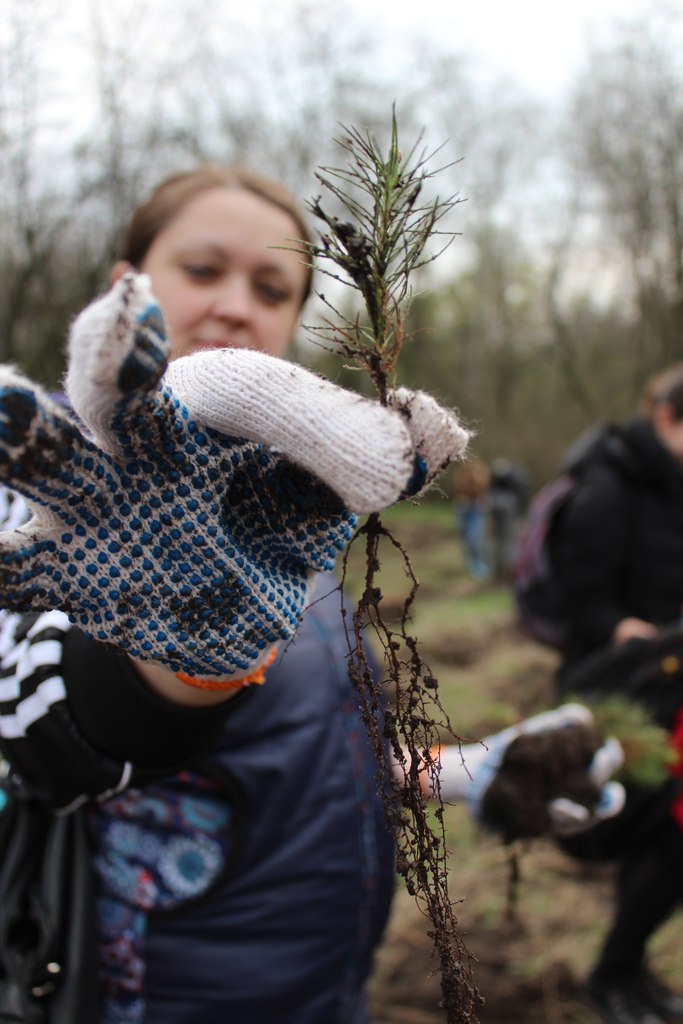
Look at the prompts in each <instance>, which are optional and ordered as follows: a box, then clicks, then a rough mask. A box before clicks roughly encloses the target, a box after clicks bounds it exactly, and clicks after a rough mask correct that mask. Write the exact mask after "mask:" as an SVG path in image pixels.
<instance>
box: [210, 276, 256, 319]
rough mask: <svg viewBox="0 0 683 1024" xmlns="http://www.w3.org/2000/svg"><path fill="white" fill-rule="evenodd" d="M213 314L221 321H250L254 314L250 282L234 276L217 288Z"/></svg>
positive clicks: (212, 306) (212, 308) (212, 309)
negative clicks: (252, 313)
mask: <svg viewBox="0 0 683 1024" xmlns="http://www.w3.org/2000/svg"><path fill="white" fill-rule="evenodd" d="M211 312H212V313H213V315H214V316H216V317H218V318H219V319H221V320H232V321H244V320H248V319H249V317H250V316H251V312H252V295H251V288H250V286H249V282H248V281H246V280H244V279H242V278H240V277H237V276H234V277H231V278H229V279H228V280H226V281H224V282H222V283H221V285H220V286H219V287H218V288H217V290H216V294H215V296H214V299H213V302H212V304H211Z"/></svg>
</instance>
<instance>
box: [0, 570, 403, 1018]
mask: <svg viewBox="0 0 683 1024" xmlns="http://www.w3.org/2000/svg"><path fill="white" fill-rule="evenodd" d="M13 644H14V645H15V646H16V647H17V648H18V647H19V645H21V649H22V651H23V654H22V658H21V665H22V671H21V673H20V674H19V673H17V669H16V659H15V658H14V657H13V656H12V650H13ZM1 646H2V653H3V660H2V664H1V666H0V668H1V674H2V676H3V677H4V678H5V679H6V680H8V681H9V680H10V679H13V680H14V682H13V683H12V684H11V685H10V686H9V687H8V688H7V689H6V692H7V693H8V694H10V696H8V697H7V699H6V700H4V701H2V702H0V741H1V745H2V749H3V751H4V752H5V754H6V756H8V758H9V759H10V760H11V761H13V763H14V764H15V767H16V768H17V770H19V771H20V772H21V773H22V774H23V775H24V777H25V778H28V779H29V780H30V781H31V782H32V783H33V784H34V785H36V786H37V787H38V788H40V789H41V790H42V791H43V793H44V798H45V799H46V801H47V802H49V803H52V804H54V805H56V806H59V807H65V806H75V805H77V804H78V803H79V802H82V801H83V800H87V801H88V803H89V806H90V808H91V810H90V812H89V813H90V818H91V821H92V824H93V830H94V837H95V858H94V863H95V869H96V878H97V881H98V914H97V918H98V929H99V949H100V960H101V980H102V991H103V1008H102V1014H101V1018H100V1021H99V1022H97V1024H364V1022H366V1020H367V1017H366V1014H365V1008H364V1005H365V1004H364V995H363V988H364V983H365V981H366V979H367V976H368V974H369V972H370V970H371V966H372V954H373V950H374V948H375V946H376V945H377V943H378V941H379V939H380V937H381V934H382V930H383V927H384V924H385V922H386V918H387V914H388V910H389V904H390V899H391V893H392V888H393V879H394V875H393V839H392V836H391V834H390V832H389V829H388V826H387V825H386V823H385V820H384V813H383V805H382V802H381V800H380V799H379V797H378V795H377V792H378V788H379V783H378V781H377V778H376V766H375V759H374V754H373V753H372V751H371V749H370V745H369V742H368V739H367V734H366V730H365V727H364V725H363V723H362V720H361V717H360V713H359V711H358V707H357V705H358V699H357V697H356V695H355V692H354V690H353V688H352V686H351V684H350V682H349V679H348V675H347V671H346V658H347V653H348V648H347V641H346V637H345V634H344V630H343V620H342V616H341V614H340V595H339V591H338V590H337V589H336V580H335V579H334V577H332V576H322V577H320V578H319V580H318V584H317V588H316V591H315V594H314V595H313V601H312V607H311V608H310V609H309V610H308V611H307V613H306V614H305V616H304V618H303V621H302V624H301V626H300V628H299V630H298V632H297V634H296V636H295V639H294V641H293V642H292V643H291V644H290V645H289V646H288V647H287V648H286V649H285V650H284V651H283V652H282V654H281V656H280V657H279V658H278V661H277V662H276V663H275V664H274V665H273V666H272V667H271V668H270V669H269V670H268V674H267V679H266V683H265V685H263V686H262V687H252V688H250V689H249V691H247V692H245V693H244V695H240V696H238V697H237V698H234V699H233V700H232V701H229V702H227V704H224V705H222V706H221V707H220V708H219V709H210V710H205V709H200V710H196V709H183V708H178V707H176V706H173V705H169V704H167V702H162V701H160V699H159V698H157V697H156V696H155V695H153V694H151V691H149V690H147V689H146V688H145V687H144V686H143V685H142V684H141V683H140V680H139V679H138V677H137V676H136V675H135V673H134V672H133V671H132V670H131V667H130V663H129V662H128V661H127V659H126V658H125V657H124V656H122V655H120V654H117V653H116V652H113V651H110V650H108V649H107V648H105V647H104V646H103V645H101V644H97V643H95V642H94V641H91V640H88V639H87V638H86V637H84V636H83V634H80V633H79V631H77V630H75V629H72V628H71V627H70V625H69V623H68V621H67V620H66V617H65V616H63V614H62V613H45V615H44V616H14V617H12V616H10V617H9V618H8V619H7V620H6V621H5V622H4V623H3V625H2V645H1ZM59 651H61V652H62V653H61V655H60V654H59ZM45 680H49V681H50V682H49V684H48V689H47V691H46V690H45V685H46V684H45ZM62 684H63V685H62ZM60 686H61V688H60ZM94 688H95V693H96V696H95V697H94ZM46 692H47V693H49V700H44V701H43V700H42V699H41V702H40V713H39V714H38V713H36V711H35V708H36V700H37V698H38V696H40V694H43V693H46ZM93 698H94V699H93ZM24 709H25V710H24ZM29 712H30V713H29ZM22 723H23V724H22ZM202 737H204V738H202ZM193 750H194V751H195V752H196V751H200V753H199V754H197V753H195V754H194V755H192V756H189V755H190V753H191V751H193ZM174 761H175V762H176V765H175V767H174V770H173V772H174V773H173V774H171V772H170V770H169V766H170V765H171V764H172V763H173V762H174ZM178 764H181V765H188V764H189V768H188V767H183V768H182V770H181V771H178V770H177V767H178ZM125 780H128V781H127V782H125ZM131 781H132V783H133V784H132V785H128V783H129V782H131ZM114 790H118V794H117V795H114V796H112V795H111V793H112V791H114ZM78 794H80V795H78ZM102 796H104V797H105V799H104V800H102V802H98V801H99V800H101V799H102ZM88 1024H94V1022H88Z"/></svg>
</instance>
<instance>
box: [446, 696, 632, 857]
mask: <svg viewBox="0 0 683 1024" xmlns="http://www.w3.org/2000/svg"><path fill="white" fill-rule="evenodd" d="M439 760H440V763H441V771H440V776H439V780H440V788H441V795H442V796H443V798H444V799H446V800H452V799H457V798H463V799H465V800H467V803H468V806H469V809H470V812H471V813H472V815H473V817H475V818H476V819H478V820H479V821H481V822H482V824H484V825H485V826H486V827H488V828H490V829H491V830H492V831H496V832H500V833H501V834H502V835H503V837H504V838H505V839H506V840H511V839H516V838H520V837H524V836H526V837H530V836H539V835H550V834H554V835H558V836H568V835H572V834H574V833H577V832H582V831H585V830H587V829H589V828H592V827H593V826H594V825H596V824H597V823H598V822H600V821H603V820H605V819H606V818H611V817H613V816H614V815H615V814H618V813H619V811H620V810H621V808H622V807H623V805H624V799H625V792H624V788H623V786H622V785H621V783H619V782H614V781H609V780H610V777H611V776H612V775H613V774H614V773H615V772H616V771H617V770H618V769H619V768H620V767H621V765H622V764H623V760H624V753H623V750H622V748H621V745H620V744H619V742H618V741H617V740H616V739H614V738H613V737H610V738H608V739H607V740H604V739H603V738H602V737H601V736H600V735H599V734H598V732H597V730H596V728H595V723H594V719H593V714H592V712H591V711H590V710H589V708H587V707H584V706H583V705H581V704H563V705H562V706H561V707H559V708H557V709H556V710H554V711H546V712H542V713H541V714H539V715H534V716H533V717H532V718H528V719H525V720H524V721H522V722H519V723H518V724H517V725H514V726H511V727H510V728H509V729H504V730H502V732H499V733H495V734H493V735H492V736H487V737H486V738H485V739H483V740H482V741H481V742H480V743H468V744H464V745H462V746H461V747H458V746H450V747H441V749H440V751H439Z"/></svg>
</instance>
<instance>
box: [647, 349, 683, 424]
mask: <svg viewBox="0 0 683 1024" xmlns="http://www.w3.org/2000/svg"><path fill="white" fill-rule="evenodd" d="M662 402H666V403H667V405H670V406H671V410H672V412H673V415H674V418H675V419H676V420H683V363H674V365H673V366H670V367H669V368H668V369H666V370H662V372H661V373H658V374H656V376H654V377H652V378H651V379H650V380H649V381H648V383H647V384H646V385H645V389H644V391H643V395H642V398H641V400H640V409H641V412H642V413H644V415H645V416H648V417H651V416H652V413H653V411H654V408H655V406H657V405H661V404H662Z"/></svg>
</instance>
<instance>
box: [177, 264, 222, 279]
mask: <svg viewBox="0 0 683 1024" xmlns="http://www.w3.org/2000/svg"><path fill="white" fill-rule="evenodd" d="M183 270H184V271H185V273H186V274H187V276H188V277H191V278H192V280H193V281H211V280H212V279H213V278H214V277H215V276H216V274H217V273H218V271H217V270H216V268H215V267H212V266H210V265H209V264H208V263H186V264H185V265H184V267H183Z"/></svg>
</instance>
